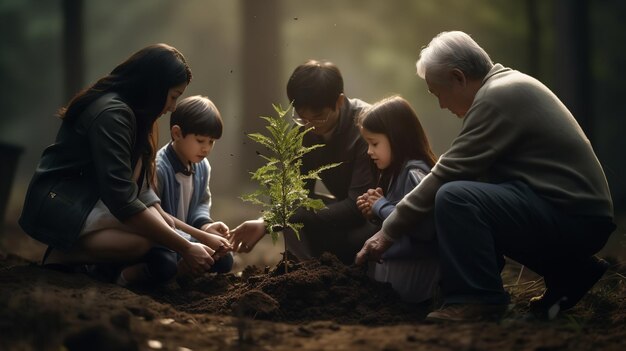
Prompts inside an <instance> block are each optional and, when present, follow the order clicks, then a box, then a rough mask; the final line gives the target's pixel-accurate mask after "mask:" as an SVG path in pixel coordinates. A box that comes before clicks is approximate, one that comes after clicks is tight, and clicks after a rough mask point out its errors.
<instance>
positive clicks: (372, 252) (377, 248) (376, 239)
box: [354, 230, 393, 265]
mask: <svg viewBox="0 0 626 351" xmlns="http://www.w3.org/2000/svg"><path fill="white" fill-rule="evenodd" d="M392 244H393V241H391V240H389V239H387V237H386V236H385V233H384V232H383V231H382V230H380V231H378V232H377V233H376V234H374V235H373V236H372V237H371V238H369V239H367V241H366V242H365V244H363V248H362V249H361V251H359V252H358V253H357V254H356V259H355V261H354V262H355V263H356V264H358V265H362V264H364V263H365V262H367V261H375V262H382V261H381V257H382V256H383V254H384V253H385V251H387V250H388V249H389V247H391V245H392Z"/></svg>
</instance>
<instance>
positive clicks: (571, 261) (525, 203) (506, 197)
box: [435, 181, 615, 304]
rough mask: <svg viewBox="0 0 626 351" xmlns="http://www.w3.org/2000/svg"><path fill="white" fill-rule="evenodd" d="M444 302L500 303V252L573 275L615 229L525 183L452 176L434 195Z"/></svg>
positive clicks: (553, 275) (504, 297) (548, 272)
mask: <svg viewBox="0 0 626 351" xmlns="http://www.w3.org/2000/svg"><path fill="white" fill-rule="evenodd" d="M435 221H436V228H437V237H438V243H439V255H440V259H441V286H442V293H443V299H444V303H448V304H453V303H482V304H506V303H508V302H509V295H508V293H507V292H506V291H505V290H504V288H503V286H502V279H501V277H500V273H501V271H502V268H503V266H504V257H503V256H507V257H509V258H511V259H513V260H515V261H517V262H519V263H521V264H523V265H525V266H527V267H528V268H530V269H532V270H533V271H535V272H536V273H538V274H540V275H542V276H544V278H545V281H546V284H547V285H549V284H550V282H554V283H555V284H558V281H559V280H560V281H566V280H568V279H576V278H575V275H576V272H577V271H578V269H579V268H581V267H584V266H585V265H586V264H588V263H589V260H590V257H591V256H593V255H594V254H595V253H597V252H598V251H599V250H600V249H601V248H602V247H603V246H604V245H605V244H606V241H607V240H608V237H609V235H610V234H611V233H612V232H613V230H614V229H615V225H614V224H613V221H612V218H608V217H606V218H605V217H592V216H572V215H568V214H565V213H563V212H561V211H559V210H558V209H556V208H555V207H554V206H552V205H551V204H549V203H548V202H547V201H545V200H543V199H542V198H540V197H539V196H537V195H536V194H535V193H534V192H533V191H532V190H531V189H530V188H529V187H528V186H527V185H526V184H525V183H523V182H521V181H513V182H508V183H502V184H488V183H481V182H471V181H455V182H449V183H446V184H444V185H443V186H442V187H441V188H440V189H439V191H438V192H437V196H436V198H435Z"/></svg>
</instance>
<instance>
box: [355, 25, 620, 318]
mask: <svg viewBox="0 0 626 351" xmlns="http://www.w3.org/2000/svg"><path fill="white" fill-rule="evenodd" d="M417 73H418V75H419V76H420V77H421V78H424V79H425V80H426V84H427V85H428V89H429V91H430V93H431V94H433V95H434V96H436V97H437V99H438V100H439V105H440V106H441V108H442V109H444V108H445V109H448V110H450V111H451V112H452V113H453V114H455V115H456V116H458V117H459V118H463V119H464V121H463V126H462V128H461V132H460V134H459V135H458V136H457V137H456V139H455V140H454V141H453V143H452V146H451V147H450V149H449V150H448V151H447V152H446V153H444V154H443V155H442V156H441V158H440V159H439V161H438V162H437V164H436V165H435V166H434V168H433V169H432V173H431V174H429V175H428V176H426V178H424V180H423V181H422V182H421V183H420V184H419V186H417V187H416V188H415V189H414V190H413V191H412V192H410V193H409V194H408V195H407V196H406V197H405V198H404V199H403V200H402V201H401V202H400V203H399V204H398V205H397V207H396V211H395V212H394V213H393V214H392V215H391V216H390V217H388V218H387V220H385V222H384V224H383V227H382V230H381V231H379V232H378V233H376V234H375V235H374V236H373V237H372V238H370V239H368V241H367V242H366V243H365V245H364V246H363V248H362V249H361V251H360V252H359V253H358V254H357V257H356V261H357V263H364V262H365V261H367V260H379V259H380V257H381V254H382V253H383V252H385V250H386V249H387V248H389V246H390V245H391V243H392V242H393V241H394V240H396V239H397V238H398V237H400V236H401V235H403V233H406V232H407V231H408V230H409V228H413V227H414V226H415V224H416V223H417V222H419V221H421V220H422V218H424V217H425V215H426V214H427V213H428V212H430V211H432V210H434V214H435V221H436V228H437V235H438V242H439V254H440V259H441V274H442V278H441V287H442V294H443V300H444V304H443V306H442V308H441V309H439V310H436V311H433V312H431V313H430V314H429V315H428V316H427V318H428V319H430V320H456V321H463V320H478V319H488V318H493V317H496V318H499V317H501V316H502V314H503V313H504V311H505V310H506V306H507V305H508V303H509V295H508V294H507V292H506V291H505V290H504V288H503V286H502V279H501V277H500V272H501V270H502V267H503V265H504V259H503V256H504V255H506V256H508V257H510V258H512V259H514V260H516V261H518V262H520V263H521V264H524V265H525V266H527V267H529V268H530V269H532V270H534V271H535V272H537V273H538V274H540V275H542V276H543V277H544V280H545V284H546V290H545V292H544V293H543V295H541V296H538V297H534V298H533V299H531V301H530V308H531V310H533V311H534V312H536V313H538V314H539V315H541V316H544V317H548V318H553V317H554V316H555V315H556V314H557V313H558V312H559V311H560V310H567V309H569V308H571V307H573V306H574V305H575V304H576V303H577V302H578V301H579V300H580V299H581V298H582V297H583V296H584V295H585V293H586V292H587V291H588V290H589V289H591V287H592V286H593V285H594V284H595V283H596V282H597V281H598V280H599V279H600V277H601V276H602V275H603V274H604V272H605V271H606V269H607V268H608V264H607V262H606V261H604V260H602V259H599V258H597V257H596V256H594V255H595V254H596V253H597V252H598V251H599V250H600V249H601V248H602V247H603V246H604V245H605V244H606V241H607V239H608V237H609V235H610V234H611V232H612V231H613V230H614V229H615V225H614V223H613V204H612V200H611V195H610V192H609V187H608V185H607V181H606V177H605V175H604V172H603V170H602V166H601V165H600V162H599V161H598V159H597V157H596V155H595V154H594V151H593V149H592V147H591V145H590V143H589V140H588V139H587V138H586V136H585V134H584V133H583V131H582V129H581V128H580V126H579V125H578V123H577V122H576V120H575V119H574V117H573V116H572V114H571V113H570V111H568V109H567V108H566V107H565V105H563V103H562V102H561V101H560V100H559V99H558V98H557V97H556V96H555V95H554V94H553V93H552V92H551V91H550V90H549V89H548V88H547V87H546V86H544V85H543V84H542V83H540V82H539V81H537V80H536V79H534V78H532V77H530V76H528V75H525V74H523V73H520V72H518V71H515V70H512V69H510V68H506V67H503V66H502V65H500V64H493V63H492V61H491V59H490V57H489V55H488V54H487V53H486V52H485V51H484V50H483V49H482V48H481V47H480V46H479V45H478V44H477V43H476V42H475V41H474V40H473V39H472V38H470V36H469V35H467V34H465V33H463V32H458V31H457V32H443V33H440V34H439V35H437V36H436V37H435V38H434V39H433V40H432V41H431V42H430V44H429V45H428V46H427V47H426V48H424V49H423V50H422V52H421V54H420V59H419V61H418V62H417Z"/></svg>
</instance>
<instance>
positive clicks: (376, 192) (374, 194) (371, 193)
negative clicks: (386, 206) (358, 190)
mask: <svg viewBox="0 0 626 351" xmlns="http://www.w3.org/2000/svg"><path fill="white" fill-rule="evenodd" d="M381 197H383V189H381V188H376V189H369V190H368V191H367V202H368V203H369V204H370V206H374V203H375V202H376V201H378V199H380V198H381Z"/></svg>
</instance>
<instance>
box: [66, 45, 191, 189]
mask: <svg viewBox="0 0 626 351" xmlns="http://www.w3.org/2000/svg"><path fill="white" fill-rule="evenodd" d="M189 82H191V69H190V68H189V66H188V65H187V62H186V60H185V58H184V56H183V55H182V54H181V53H180V52H179V51H178V50H176V48H174V47H172V46H169V45H167V44H155V45H150V46H147V47H145V48H143V49H141V50H139V51H138V52H136V53H134V54H133V55H132V56H130V57H129V58H128V59H126V61H124V62H122V63H121V64H120V65H118V66H117V67H115V68H114V69H113V71H111V73H109V74H108V75H107V76H104V77H102V78H100V79H99V80H98V81H96V82H95V83H94V84H93V85H91V86H90V87H87V88H86V89H84V90H83V91H81V92H79V93H78V94H76V96H74V97H73V98H72V99H71V100H70V102H69V103H68V105H67V106H66V107H63V108H61V109H60V110H59V113H58V114H59V117H61V118H63V119H64V120H65V121H67V122H69V123H71V122H73V121H74V120H75V119H76V118H77V117H78V116H79V115H80V114H81V113H82V112H83V111H84V110H85V109H86V108H87V106H89V105H90V104H91V103H92V102H94V101H95V100H97V99H98V98H99V97H101V96H102V95H104V94H106V93H109V92H116V93H118V94H119V95H120V98H121V99H122V101H124V102H125V103H126V104H128V106H129V107H130V108H131V109H132V110H133V112H134V113H135V118H136V121H137V122H136V123H137V134H136V139H135V140H136V143H137V147H136V148H135V150H136V153H137V154H134V155H133V158H134V159H136V158H138V157H139V156H142V157H143V161H144V165H145V166H146V167H147V171H148V177H149V178H148V179H149V180H150V181H153V180H154V156H155V154H156V148H157V145H156V142H157V136H156V135H155V134H156V123H155V122H156V120H157V118H158V117H159V115H160V114H161V112H162V111H163V108H164V107H165V104H166V100H167V94H168V91H169V89H171V88H172V87H175V86H178V85H181V84H184V83H187V84H189ZM153 130H154V131H155V133H153Z"/></svg>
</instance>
